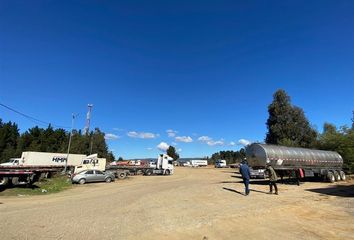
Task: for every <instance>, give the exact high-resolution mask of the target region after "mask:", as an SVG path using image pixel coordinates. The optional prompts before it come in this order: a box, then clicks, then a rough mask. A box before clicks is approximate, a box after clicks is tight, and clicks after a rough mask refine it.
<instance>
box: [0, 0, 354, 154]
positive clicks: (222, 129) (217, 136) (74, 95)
mask: <svg viewBox="0 0 354 240" xmlns="http://www.w3.org/2000/svg"><path fill="white" fill-rule="evenodd" d="M353 12H354V2H353V1H185V2H182V1H5V0H4V1H1V2H0V86H1V94H0V103H2V104H6V105H8V106H11V107H13V108H14V109H16V110H19V111H21V112H23V113H26V114H28V115H31V116H33V117H35V118H38V119H41V120H43V121H45V122H51V123H52V124H55V125H64V126H70V124H71V113H79V114H80V115H79V116H78V117H77V119H76V122H75V127H76V128H81V129H82V128H83V127H84V124H85V114H86V110H87V104H88V103H92V104H94V107H93V113H92V122H91V127H99V128H100V129H101V130H103V131H104V132H106V133H107V134H112V135H111V136H113V137H114V136H117V139H111V140H108V142H109V146H110V149H111V150H113V151H114V154H115V155H116V157H118V156H123V157H125V158H138V157H155V156H156V155H157V153H158V152H159V150H158V149H157V145H158V144H160V143H161V142H165V143H167V144H176V148H177V149H179V150H180V155H181V156H182V157H191V156H206V155H211V154H212V153H214V152H217V151H219V150H238V149H239V148H240V147H241V145H240V144H239V140H240V139H246V140H249V141H263V140H264V137H265V134H266V125H265V122H266V120H267V117H268V113H267V106H268V105H269V104H270V102H271V101H272V94H273V93H274V92H275V91H276V90H277V89H279V88H282V89H284V90H286V91H287V92H288V94H289V95H290V96H291V98H292V103H293V104H295V105H297V106H300V107H301V108H303V109H304V111H305V114H306V116H307V117H308V119H309V120H310V122H311V123H312V124H313V125H315V126H316V127H317V129H318V130H320V131H321V130H322V126H323V123H324V122H331V123H334V124H336V125H337V126H340V125H345V124H347V125H350V118H351V117H352V116H351V114H352V110H354V105H353V104H354V94H353V93H354V45H353V43H354V27H353V26H354V14H353ZM0 118H2V119H3V120H4V121H10V120H11V121H15V122H16V123H18V125H19V127H20V129H21V131H25V130H27V129H28V128H29V127H32V126H34V125H35V123H34V122H32V121H29V120H28V119H26V118H23V117H22V116H19V115H17V114H15V113H13V112H11V111H9V110H7V109H4V108H0ZM167 130H173V131H170V137H169V136H168V133H167V132H166V131H167ZM198 139H200V140H198ZM202 140H203V141H202ZM208 143H209V144H208Z"/></svg>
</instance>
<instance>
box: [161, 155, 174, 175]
mask: <svg viewBox="0 0 354 240" xmlns="http://www.w3.org/2000/svg"><path fill="white" fill-rule="evenodd" d="M174 168H175V167H174V165H173V158H171V157H170V156H168V155H167V154H160V155H159V157H158V158H157V162H156V170H160V171H161V172H162V174H164V175H170V174H173V172H174Z"/></svg>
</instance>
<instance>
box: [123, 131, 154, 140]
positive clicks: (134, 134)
mask: <svg viewBox="0 0 354 240" xmlns="http://www.w3.org/2000/svg"><path fill="white" fill-rule="evenodd" d="M127 136H128V137H131V138H142V139H148V138H157V137H159V136H160V135H159V134H155V133H149V132H135V131H130V132H128V133H127Z"/></svg>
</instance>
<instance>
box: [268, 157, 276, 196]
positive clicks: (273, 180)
mask: <svg viewBox="0 0 354 240" xmlns="http://www.w3.org/2000/svg"><path fill="white" fill-rule="evenodd" d="M266 172H267V174H268V177H269V188H270V189H269V193H270V194H272V193H273V186H274V190H275V194H276V195H278V187H277V180H278V177H277V174H276V173H275V170H274V168H273V167H272V166H271V165H270V164H267V167H266Z"/></svg>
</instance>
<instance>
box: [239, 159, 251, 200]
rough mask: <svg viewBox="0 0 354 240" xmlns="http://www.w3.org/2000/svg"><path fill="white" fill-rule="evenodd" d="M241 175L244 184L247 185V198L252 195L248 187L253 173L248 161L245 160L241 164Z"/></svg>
mask: <svg viewBox="0 0 354 240" xmlns="http://www.w3.org/2000/svg"><path fill="white" fill-rule="evenodd" d="M240 173H241V175H242V179H243V183H244V184H245V195H246V196H247V195H248V194H250V190H249V187H248V185H249V183H250V177H251V173H250V168H249V167H248V163H247V161H246V159H244V160H243V161H242V163H241V166H240Z"/></svg>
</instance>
